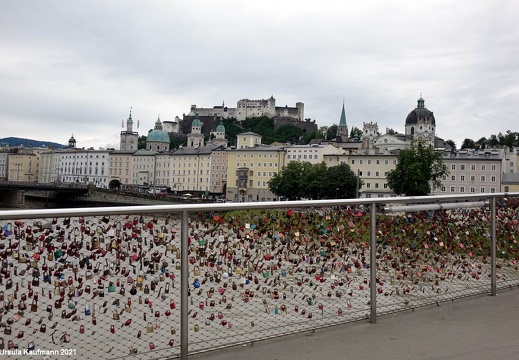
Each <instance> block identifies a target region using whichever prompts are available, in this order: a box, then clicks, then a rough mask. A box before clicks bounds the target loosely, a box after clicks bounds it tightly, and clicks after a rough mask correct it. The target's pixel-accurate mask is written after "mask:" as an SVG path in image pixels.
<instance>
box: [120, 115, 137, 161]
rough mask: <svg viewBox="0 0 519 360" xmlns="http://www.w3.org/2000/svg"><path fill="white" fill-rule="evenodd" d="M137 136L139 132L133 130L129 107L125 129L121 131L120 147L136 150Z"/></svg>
mask: <svg viewBox="0 0 519 360" xmlns="http://www.w3.org/2000/svg"><path fill="white" fill-rule="evenodd" d="M123 127H124V125H123ZM138 138H139V133H138V132H137V131H133V119H132V110H131V109H130V115H129V116H128V120H126V130H123V131H121V144H120V149H121V150H131V151H137V141H138Z"/></svg>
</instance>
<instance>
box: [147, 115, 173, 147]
mask: <svg viewBox="0 0 519 360" xmlns="http://www.w3.org/2000/svg"><path fill="white" fill-rule="evenodd" d="M146 142H163V143H168V144H169V135H168V133H167V132H166V131H164V130H162V122H161V121H160V117H159V118H157V121H155V129H153V130H151V131H150V132H149V133H148V136H147V137H146Z"/></svg>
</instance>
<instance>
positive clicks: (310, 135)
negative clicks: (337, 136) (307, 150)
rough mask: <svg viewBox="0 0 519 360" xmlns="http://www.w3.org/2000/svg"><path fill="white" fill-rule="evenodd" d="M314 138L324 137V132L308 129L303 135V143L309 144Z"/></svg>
mask: <svg viewBox="0 0 519 360" xmlns="http://www.w3.org/2000/svg"><path fill="white" fill-rule="evenodd" d="M313 139H324V136H323V134H322V133H321V132H320V131H318V130H317V131H315V130H314V131H307V132H305V133H304V135H303V144H309V143H310V141H312V140H313Z"/></svg>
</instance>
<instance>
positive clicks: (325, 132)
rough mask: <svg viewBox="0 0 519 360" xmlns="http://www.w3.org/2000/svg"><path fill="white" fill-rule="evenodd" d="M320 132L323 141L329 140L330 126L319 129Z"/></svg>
mask: <svg viewBox="0 0 519 360" xmlns="http://www.w3.org/2000/svg"><path fill="white" fill-rule="evenodd" d="M319 132H320V133H321V135H322V138H321V139H325V140H328V139H327V138H326V134H328V126H321V127H320V128H319Z"/></svg>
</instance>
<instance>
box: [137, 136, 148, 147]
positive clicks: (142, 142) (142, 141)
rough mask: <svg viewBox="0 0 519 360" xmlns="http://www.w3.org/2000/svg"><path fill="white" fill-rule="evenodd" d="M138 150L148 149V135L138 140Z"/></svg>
mask: <svg viewBox="0 0 519 360" xmlns="http://www.w3.org/2000/svg"><path fill="white" fill-rule="evenodd" d="M137 149H138V150H140V149H146V135H141V136H139V138H138V139H137Z"/></svg>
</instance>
